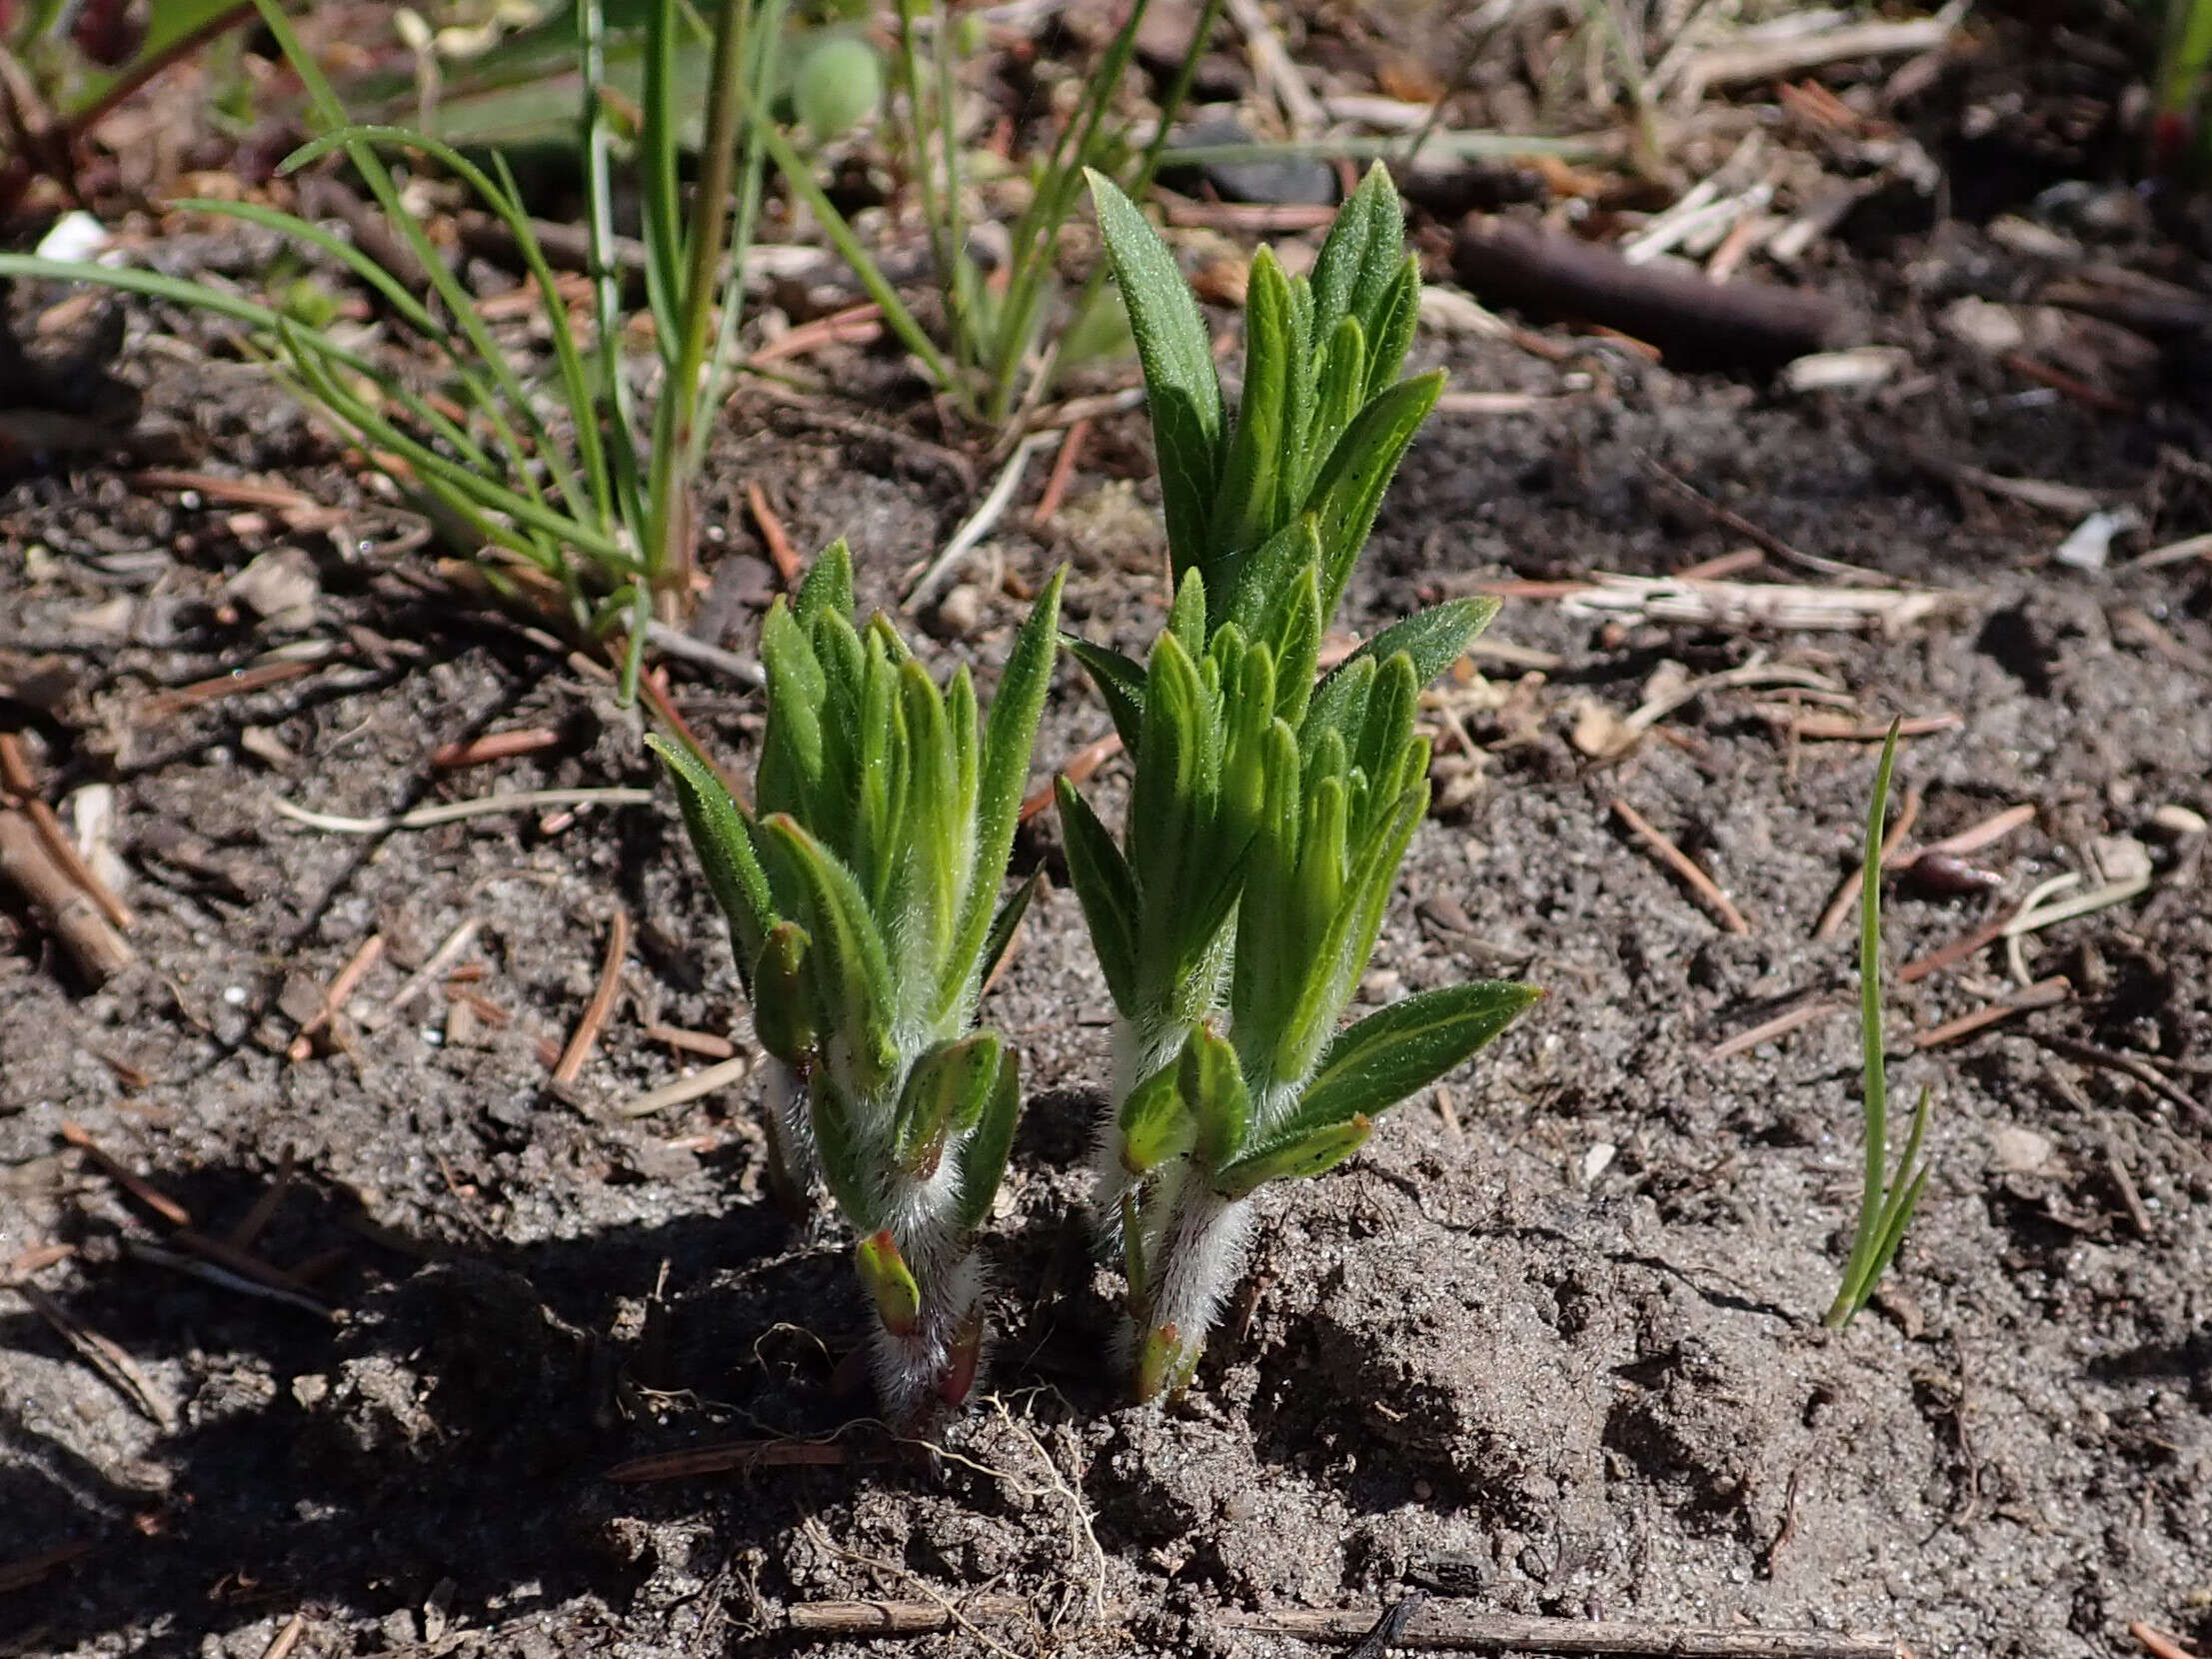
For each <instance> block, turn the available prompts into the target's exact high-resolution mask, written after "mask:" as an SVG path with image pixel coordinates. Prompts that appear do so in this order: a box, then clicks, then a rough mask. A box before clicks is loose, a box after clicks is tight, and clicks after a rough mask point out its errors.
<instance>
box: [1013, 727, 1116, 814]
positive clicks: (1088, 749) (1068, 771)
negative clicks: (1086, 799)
mask: <svg viewBox="0 0 2212 1659" xmlns="http://www.w3.org/2000/svg"><path fill="white" fill-rule="evenodd" d="M1120 753H1121V734H1120V733H1118V732H1108V733H1107V734H1106V736H1105V737H1103V738H1095V739H1093V740H1092V741H1091V742H1090V743H1087V744H1085V745H1084V746H1083V748H1081V749H1079V750H1077V751H1076V753H1075V754H1073V755H1071V756H1069V757H1068V760H1067V763H1066V764H1065V765H1064V766H1062V767H1061V769H1060V776H1061V777H1063V778H1065V779H1067V780H1068V782H1069V783H1071V784H1085V783H1089V782H1090V781H1091V778H1092V777H1093V775H1094V774H1096V773H1097V772H1098V770H1099V769H1100V768H1101V767H1103V766H1105V765H1106V762H1108V761H1110V760H1112V759H1113V757H1114V756H1116V755H1118V754H1120ZM1054 788H1055V786H1053V785H1052V784H1047V785H1046V786H1045V787H1044V788H1043V789H1041V790H1039V791H1038V792H1037V793H1036V794H1035V795H1033V796H1031V797H1030V798H1029V799H1028V800H1027V801H1025V802H1023V803H1022V822H1023V823H1024V824H1027V823H1029V822H1030V820H1032V819H1033V818H1036V817H1037V816H1038V814H1040V813H1042V812H1044V811H1045V809H1046V808H1048V807H1050V806H1052V804H1053V792H1054Z"/></svg>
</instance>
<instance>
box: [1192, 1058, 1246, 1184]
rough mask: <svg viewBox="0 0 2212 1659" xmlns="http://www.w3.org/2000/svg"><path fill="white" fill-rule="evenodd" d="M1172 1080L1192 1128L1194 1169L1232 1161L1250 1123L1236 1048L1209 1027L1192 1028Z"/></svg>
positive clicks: (1240, 1146) (1241, 1144) (1212, 1167)
mask: <svg viewBox="0 0 2212 1659" xmlns="http://www.w3.org/2000/svg"><path fill="white" fill-rule="evenodd" d="M1175 1082H1176V1086H1177V1087H1178V1088H1179V1090H1180V1091H1181V1094H1182V1099H1183V1104H1184V1106H1185V1107H1186V1109H1187V1110H1188V1111H1189V1113H1190V1118H1191V1121H1192V1122H1193V1123H1194V1124H1195V1125H1196V1127H1197V1138H1196V1140H1195V1141H1194V1142H1193V1143H1192V1148H1191V1150H1192V1154H1193V1155H1194V1156H1195V1157H1196V1158H1197V1160H1198V1164H1199V1166H1200V1167H1201V1168H1205V1169H1220V1168H1222V1167H1224V1166H1225V1165H1227V1164H1229V1163H1231V1162H1233V1161H1234V1160H1235V1158H1236V1156H1237V1154H1238V1153H1239V1152H1241V1151H1242V1150H1243V1148H1244V1134H1245V1131H1246V1129H1247V1128H1248V1127H1249V1125H1250V1123H1251V1095H1250V1094H1249V1093H1248V1092H1247V1091H1246V1089H1245V1087H1244V1073H1243V1069H1242V1067H1240V1066H1239V1065H1238V1064H1237V1061H1236V1050H1235V1049H1234V1048H1231V1047H1230V1046H1229V1045H1228V1043H1226V1042H1225V1041H1223V1040H1222V1039H1221V1038H1220V1037H1219V1036H1218V1035H1216V1034H1215V1033H1214V1030H1213V1028H1212V1027H1211V1026H1210V1025H1199V1026H1195V1027H1193V1028H1192V1030H1191V1032H1190V1035H1189V1036H1188V1037H1187V1038H1186V1039H1185V1040H1184V1042H1183V1045H1182V1055H1181V1058H1180V1059H1179V1060H1178V1061H1177V1063H1176V1066H1175Z"/></svg>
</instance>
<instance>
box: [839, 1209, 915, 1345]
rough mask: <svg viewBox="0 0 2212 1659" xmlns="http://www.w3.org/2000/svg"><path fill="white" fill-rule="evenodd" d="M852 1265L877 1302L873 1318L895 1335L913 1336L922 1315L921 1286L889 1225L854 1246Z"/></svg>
mask: <svg viewBox="0 0 2212 1659" xmlns="http://www.w3.org/2000/svg"><path fill="white" fill-rule="evenodd" d="M853 1265H854V1266H855V1267H856V1268H857V1269H858V1270H859V1272H860V1275H861V1283H862V1285H863V1286H864V1287H865V1288H866V1289H867V1291H868V1294H869V1296H870V1297H871V1298H872V1299H873V1300H874V1301H875V1303H876V1317H877V1318H879V1319H881V1320H882V1321H883V1325H884V1329H886V1330H888V1331H890V1332H891V1333H892V1335H894V1336H912V1335H913V1334H914V1327H915V1323H916V1321H917V1320H919V1319H920V1318H921V1316H922V1287H921V1286H920V1285H919V1284H917V1283H916V1282H915V1278H914V1269H912V1268H911V1267H909V1266H908V1265H907V1258H906V1257H905V1256H903V1255H901V1254H900V1253H899V1242H898V1240H897V1239H895V1238H893V1237H892V1236H891V1229H890V1228H889V1227H884V1228H880V1229H879V1230H877V1231H875V1232H872V1233H870V1234H869V1235H868V1236H867V1237H866V1238H864V1239H862V1240H861V1241H860V1243H859V1244H857V1245H855V1246H854V1248H853Z"/></svg>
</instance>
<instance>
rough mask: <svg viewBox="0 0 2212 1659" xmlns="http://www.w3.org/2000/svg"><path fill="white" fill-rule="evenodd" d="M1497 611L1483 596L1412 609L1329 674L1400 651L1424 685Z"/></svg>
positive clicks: (1416, 680) (1456, 657)
mask: <svg viewBox="0 0 2212 1659" xmlns="http://www.w3.org/2000/svg"><path fill="white" fill-rule="evenodd" d="M1497 610H1498V602H1497V601H1496V600H1494V599H1487V598H1484V599H1454V600H1446V601H1445V602H1444V603H1443V604H1441V605H1437V606H1431V607H1430V608H1429V609H1428V610H1426V611H1416V612H1414V613H1413V615H1411V616H1410V617H1407V618H1405V619H1403V620H1402V621H1400V622H1394V623H1392V624H1391V625H1390V626H1389V627H1388V628H1385V629H1384V630H1383V631H1382V632H1381V633H1379V634H1377V635H1376V636H1375V637H1374V638H1373V639H1371V640H1368V641H1367V642H1365V643H1364V644H1363V645H1361V646H1360V648H1359V649H1358V650H1357V651H1355V652H1353V653H1352V654H1351V655H1350V656H1349V657H1347V658H1345V659H1344V661H1343V662H1341V663H1339V664H1337V665H1336V667H1335V668H1334V669H1333V670H1331V671H1330V673H1331V675H1337V674H1342V673H1343V672H1344V670H1345V669H1347V668H1349V667H1350V666H1351V665H1352V664H1353V663H1356V662H1360V661H1363V660H1365V659H1368V658H1372V659H1373V660H1374V661H1376V662H1378V663H1379V662H1381V661H1383V660H1384V659H1385V658H1389V657H1392V656H1395V655H1396V654H1397V653H1399V652H1403V653H1404V654H1405V655H1406V656H1407V657H1409V658H1411V659H1412V663H1413V683H1414V684H1415V685H1416V686H1426V685H1427V684H1428V683H1429V682H1430V681H1432V680H1434V679H1435V678H1436V677H1437V676H1438V675H1439V674H1442V673H1443V672H1444V670H1446V669H1448V668H1450V667H1451V665H1452V664H1454V663H1456V662H1457V661H1458V660H1459V659H1460V658H1462V657H1464V656H1465V655H1466V654H1467V647H1469V646H1471V645H1472V644H1474V641H1475V638H1476V636H1478V635H1479V634H1480V633H1481V632H1482V631H1483V630H1484V629H1485V628H1487V627H1489V626H1490V619H1491V618H1493V617H1495V616H1496V615H1497Z"/></svg>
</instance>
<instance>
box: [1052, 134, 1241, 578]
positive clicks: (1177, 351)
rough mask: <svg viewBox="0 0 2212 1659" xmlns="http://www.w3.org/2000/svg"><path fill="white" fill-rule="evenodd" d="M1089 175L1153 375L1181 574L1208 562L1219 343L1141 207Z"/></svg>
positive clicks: (1170, 541)
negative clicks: (1215, 366)
mask: <svg viewBox="0 0 2212 1659" xmlns="http://www.w3.org/2000/svg"><path fill="white" fill-rule="evenodd" d="M1086 176H1087V177H1088V178H1089V179H1090V181H1091V198H1092V201H1093V203H1094V204H1095V206H1096V207H1097V209H1098V214H1099V232H1100V235H1101V236H1102V237H1103V238H1104V239H1105V241H1106V254H1107V257H1108V258H1109V259H1110V260H1111V261H1112V264H1113V275H1114V280H1115V281H1116V282H1118V283H1119V284H1120V288H1121V303H1122V305H1123V306H1125V307H1126V308H1127V310H1128V316H1129V333H1130V335H1131V336H1132V337H1133V338H1134V339H1135V341H1136V357H1137V361H1138V362H1139V363H1140V364H1141V365H1142V366H1143V370H1144V393H1145V401H1146V403H1147V404H1148V405H1149V407H1150V410H1151V420H1152V442H1153V446H1154V448H1155V450H1156V451H1157V453H1158V464H1159V483H1160V499H1161V506H1162V508H1163V509H1164V512H1165V515H1166V520H1167V545H1168V549H1169V552H1170V553H1171V555H1172V557H1173V563H1174V568H1175V570H1176V572H1177V573H1178V574H1179V573H1180V572H1182V571H1184V570H1187V569H1189V568H1191V567H1192V566H1194V565H1196V564H1197V563H1198V562H1199V561H1200V560H1201V559H1203V557H1204V550H1205V529H1206V523H1207V520H1208V519H1209V518H1210V517H1211V515H1212V510H1213V495H1214V491H1215V489H1216V487H1217V484H1218V480H1219V477H1220V458H1221V428H1222V425H1223V412H1222V405H1221V383H1220V381H1219V379H1218V378H1217V377H1216V376H1215V374H1214V372H1213V340H1212V337H1211V336H1210V335H1209V334H1208V333H1207V332H1206V327H1205V319H1204V318H1203V317H1201V316H1200V315H1199V314H1198V305H1197V301H1196V300H1194V299H1193V298H1192V297H1191V294H1190V289H1189V287H1188V285H1186V284H1185V283H1184V282H1183V280H1182V273H1181V272H1180V271H1179V270H1177V269H1176V268H1175V261H1174V256H1173V255H1172V254H1170V253H1168V251H1167V245H1166V244H1165V243H1163V242H1161V241H1160V239H1159V236H1158V234H1157V233H1156V232H1154V231H1153V229H1152V228H1151V226H1150V225H1148V224H1146V223H1145V222H1144V216H1143V214H1141V213H1140V212H1138V211H1137V208H1136V204H1135V203H1133V202H1131V201H1130V200H1129V199H1128V198H1127V197H1126V196H1124V195H1122V194H1121V192H1120V190H1119V189H1118V188H1117V187H1116V186H1115V185H1114V184H1113V182H1112V181H1111V180H1110V179H1107V178H1106V176H1105V175H1104V174H1101V173H1098V172H1095V171H1091V170H1089V169H1086Z"/></svg>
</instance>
